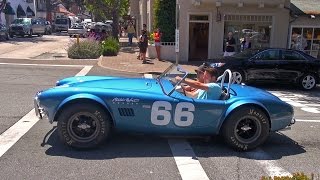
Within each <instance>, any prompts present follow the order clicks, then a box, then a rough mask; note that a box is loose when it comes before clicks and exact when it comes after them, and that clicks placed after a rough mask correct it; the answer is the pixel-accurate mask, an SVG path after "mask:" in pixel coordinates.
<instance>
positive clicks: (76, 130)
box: [58, 103, 111, 149]
mask: <svg viewBox="0 0 320 180" xmlns="http://www.w3.org/2000/svg"><path fill="white" fill-rule="evenodd" d="M110 129H111V117H110V116H109V115H108V114H106V113H105V111H104V110H103V109H101V108H100V107H99V106H96V105H94V104H90V103H81V104H80V103H79V104H72V105H71V106H67V107H66V108H65V109H64V110H63V111H62V112H61V114H60V115H59V117H58V134H59V137H60V139H61V140H62V142H64V143H65V144H67V145H68V146H71V147H74V148H82V149H86V148H93V147H96V146H97V145H99V144H101V143H102V142H103V141H104V140H105V139H106V138H107V137H108V135H109V133H110Z"/></svg>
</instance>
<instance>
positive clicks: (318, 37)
mask: <svg viewBox="0 0 320 180" xmlns="http://www.w3.org/2000/svg"><path fill="white" fill-rule="evenodd" d="M319 46H320V28H310V27H299V28H297V27H293V28H292V34H291V45H290V48H292V49H297V50H301V51H304V52H306V53H308V54H310V55H311V56H314V57H318V56H319V55H320V54H319V53H320V52H319V50H320V48H319Z"/></svg>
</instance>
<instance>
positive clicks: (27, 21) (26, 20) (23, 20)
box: [12, 18, 31, 24]
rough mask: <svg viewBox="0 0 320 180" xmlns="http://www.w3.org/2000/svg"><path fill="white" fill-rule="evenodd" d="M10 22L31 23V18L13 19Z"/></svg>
mask: <svg viewBox="0 0 320 180" xmlns="http://www.w3.org/2000/svg"><path fill="white" fill-rule="evenodd" d="M12 24H31V19H24V18H21V19H15V20H14V21H13V22H12Z"/></svg>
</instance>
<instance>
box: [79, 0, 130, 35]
mask: <svg viewBox="0 0 320 180" xmlns="http://www.w3.org/2000/svg"><path fill="white" fill-rule="evenodd" d="M85 5H86V7H87V9H88V10H89V11H91V12H92V13H93V14H95V15H98V16H100V17H101V18H104V19H110V18H111V19H112V20H113V24H112V36H113V37H115V38H118V34H119V29H118V24H119V17H120V16H122V15H124V14H127V13H128V9H129V0H85Z"/></svg>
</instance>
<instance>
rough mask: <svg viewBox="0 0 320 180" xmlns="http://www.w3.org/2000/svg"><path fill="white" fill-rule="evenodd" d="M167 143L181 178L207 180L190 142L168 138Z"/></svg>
mask: <svg viewBox="0 0 320 180" xmlns="http://www.w3.org/2000/svg"><path fill="white" fill-rule="evenodd" d="M168 143H169V145H170V149H171V152H172V155H173V157H174V159H175V161H176V164H177V167H178V169H179V172H180V175H181V178H182V180H198V179H201V180H209V178H208V176H207V174H206V173H205V171H204V170H203V168H202V166H201V164H200V162H199V161H198V160H197V158H196V155H195V153H194V152H193V149H192V147H191V146H190V144H189V143H188V142H187V141H185V140H182V139H169V140H168Z"/></svg>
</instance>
